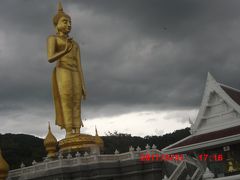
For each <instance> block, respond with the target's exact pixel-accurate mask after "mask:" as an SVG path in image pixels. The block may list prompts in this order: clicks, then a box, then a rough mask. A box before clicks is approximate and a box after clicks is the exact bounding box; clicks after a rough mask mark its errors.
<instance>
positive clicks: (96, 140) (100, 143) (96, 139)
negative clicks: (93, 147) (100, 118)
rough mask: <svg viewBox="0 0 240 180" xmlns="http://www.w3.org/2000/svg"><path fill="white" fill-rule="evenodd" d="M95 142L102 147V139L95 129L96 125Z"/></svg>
mask: <svg viewBox="0 0 240 180" xmlns="http://www.w3.org/2000/svg"><path fill="white" fill-rule="evenodd" d="M95 142H96V144H97V145H99V146H100V148H103V145H104V143H103V140H102V138H101V137H100V136H98V131H97V127H96V126H95Z"/></svg>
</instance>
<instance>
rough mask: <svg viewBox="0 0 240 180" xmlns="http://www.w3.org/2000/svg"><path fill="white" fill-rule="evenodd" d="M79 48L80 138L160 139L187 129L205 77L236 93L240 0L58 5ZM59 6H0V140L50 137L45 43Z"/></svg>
mask: <svg viewBox="0 0 240 180" xmlns="http://www.w3.org/2000/svg"><path fill="white" fill-rule="evenodd" d="M62 4H63V8H64V11H65V12H66V13H67V14H69V15H70V16H71V17H72V31H71V34H70V36H72V37H73V38H74V39H75V40H76V41H77V42H78V43H79V44H80V48H81V57H82V65H83V71H84V75H85V81H86V89H87V100H86V101H85V102H83V105H82V106H83V109H82V116H83V118H84V119H86V121H84V124H85V128H83V129H82V131H83V132H85V133H89V134H94V126H95V125H97V128H98V131H99V134H100V135H104V134H105V133H107V132H108V131H110V132H114V131H118V132H121V133H129V134H132V135H135V136H145V135H162V134H164V133H168V132H172V131H174V130H176V129H181V128H184V127H189V123H188V118H189V117H191V119H192V120H195V118H196V115H197V112H198V108H199V106H200V103H201V97H202V94H203V90H204V86H205V81H206V77H207V72H211V74H212V75H213V76H214V77H215V78H216V80H217V81H219V82H222V83H225V84H227V85H230V86H232V87H235V88H240V69H239V67H240V59H239V57H240V50H239V49H240V35H239V33H240V11H239V8H240V1H239V0H235V1H234V0H231V1H228V0H224V1H221V0H211V1H209V0H198V1H196V0H188V1H186V0H181V1H179V0H168V1H167V0H131V1H130V0H115V1H113V0H75V1H73V0H71V1H67V0H62ZM56 10H57V1H55V0H52V1H47V0H45V1H39V0H1V2H0V85H1V88H0V121H1V123H0V124H1V125H0V133H2V134H4V133H25V134H32V135H36V136H39V137H44V136H45V135H46V133H47V122H48V121H50V122H51V124H52V129H53V132H54V134H55V135H56V136H57V137H58V139H59V138H63V137H64V134H65V132H64V131H61V130H60V129H59V127H57V126H55V125H54V121H55V115H54V106H53V101H52V96H51V75H52V70H53V68H54V66H55V64H54V63H53V64H49V63H48V62H47V49H46V39H47V36H48V35H50V34H54V33H55V30H54V27H53V24H52V17H53V16H54V15H55V13H56Z"/></svg>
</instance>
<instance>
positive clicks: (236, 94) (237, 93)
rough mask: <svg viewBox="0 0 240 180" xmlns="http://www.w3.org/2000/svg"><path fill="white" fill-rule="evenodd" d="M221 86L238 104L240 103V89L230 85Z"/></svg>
mask: <svg viewBox="0 0 240 180" xmlns="http://www.w3.org/2000/svg"><path fill="white" fill-rule="evenodd" d="M220 87H221V88H222V89H223V90H224V91H225V92H226V93H227V94H228V95H229V96H230V97H231V98H232V99H233V100H234V101H235V102H236V103H237V104H238V105H240V90H238V89H234V88H232V87H230V86H226V85H224V84H221V85H220Z"/></svg>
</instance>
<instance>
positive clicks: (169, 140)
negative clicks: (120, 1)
mask: <svg viewBox="0 0 240 180" xmlns="http://www.w3.org/2000/svg"><path fill="white" fill-rule="evenodd" d="M189 130H190V129H189V128H185V129H181V130H176V131H174V132H173V133H169V134H165V135H163V136H145V137H144V138H142V137H138V136H131V134H123V133H118V132H114V133H111V132H109V133H108V134H107V135H106V136H102V139H103V141H104V152H103V153H105V154H112V153H114V151H115V150H116V149H117V150H118V151H119V152H120V153H123V152H127V151H128V150H129V146H133V147H135V148H136V147H137V146H139V147H140V148H141V149H145V146H146V145H147V144H149V145H150V146H152V145H153V144H155V145H156V146H157V148H158V149H162V148H164V147H166V146H168V145H170V144H173V143H175V142H177V141H179V140H181V139H183V138H185V137H187V136H189V135H190V133H189ZM0 147H1V149H2V153H3V156H4V158H5V159H6V161H7V162H8V164H9V165H10V168H11V169H17V168H19V167H20V165H21V163H22V162H23V163H24V164H25V165H26V166H29V165H31V164H32V162H33V160H35V161H37V162H39V161H42V160H43V157H46V152H45V148H44V145H43V139H41V138H38V137H35V136H31V135H26V134H4V135H2V134H0Z"/></svg>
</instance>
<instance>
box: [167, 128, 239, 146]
mask: <svg viewBox="0 0 240 180" xmlns="http://www.w3.org/2000/svg"><path fill="white" fill-rule="evenodd" d="M237 134H239V135H240V126H236V127H232V128H227V129H223V130H219V131H214V132H210V133H206V134H200V135H196V136H191V137H190V138H187V139H185V140H184V141H182V142H179V143H176V144H174V145H173V146H171V147H169V149H172V148H176V147H180V146H187V145H193V144H197V143H201V142H206V141H211V140H217V139H220V138H225V137H227V136H233V135H237Z"/></svg>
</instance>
